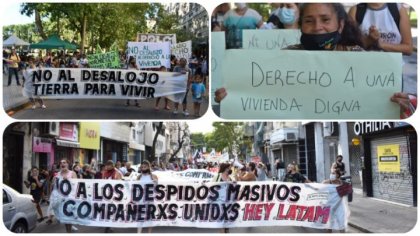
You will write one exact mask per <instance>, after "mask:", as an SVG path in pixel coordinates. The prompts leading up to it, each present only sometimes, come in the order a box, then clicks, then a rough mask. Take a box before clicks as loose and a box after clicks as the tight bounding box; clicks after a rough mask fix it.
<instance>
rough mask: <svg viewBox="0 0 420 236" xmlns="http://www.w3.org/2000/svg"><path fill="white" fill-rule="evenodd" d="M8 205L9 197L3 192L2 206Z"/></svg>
mask: <svg viewBox="0 0 420 236" xmlns="http://www.w3.org/2000/svg"><path fill="white" fill-rule="evenodd" d="M7 203H10V197H9V195H7V193H6V191H4V190H3V205H4V204H7Z"/></svg>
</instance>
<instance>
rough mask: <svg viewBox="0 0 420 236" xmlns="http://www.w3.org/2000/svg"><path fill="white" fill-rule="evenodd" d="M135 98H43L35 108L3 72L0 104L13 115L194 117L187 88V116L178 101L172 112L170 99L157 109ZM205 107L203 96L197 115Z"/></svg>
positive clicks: (46, 117) (134, 117) (53, 117)
mask: <svg viewBox="0 0 420 236" xmlns="http://www.w3.org/2000/svg"><path fill="white" fill-rule="evenodd" d="M20 76H21V75H20ZM20 78H22V77H20ZM21 80H22V79H21ZM207 90H208V88H207ZM138 101H139V105H140V106H139V107H136V106H134V104H135V102H134V100H132V101H130V106H126V100H123V99H121V100H117V99H106V100H96V99H69V100H62V99H60V100H58V99H49V100H47V99H45V100H44V102H45V105H46V106H47V109H41V108H39V104H37V109H32V108H31V106H32V105H31V104H30V103H28V99H27V98H26V97H24V96H23V95H22V87H20V86H17V85H16V80H15V78H14V77H13V81H12V85H11V86H9V87H7V75H5V74H3V105H4V108H5V109H6V111H8V110H11V111H12V112H11V113H9V115H10V116H12V117H13V118H16V119H119V120H121V119H171V120H172V119H174V120H175V119H196V117H195V116H194V114H193V113H194V109H193V102H192V98H191V92H189V93H188V103H187V104H188V105H187V107H188V112H189V113H190V115H189V116H188V117H185V116H184V115H183V114H182V105H181V104H180V105H179V109H178V114H177V115H174V114H173V113H172V112H173V109H174V104H173V102H172V101H169V106H170V108H171V110H165V109H164V99H163V98H162V99H161V101H160V102H159V108H160V109H159V111H156V110H155V102H156V99H150V100H138ZM207 107H208V99H204V101H203V103H202V104H201V107H200V115H201V116H202V115H204V114H205V112H206V111H207Z"/></svg>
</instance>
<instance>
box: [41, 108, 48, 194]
mask: <svg viewBox="0 0 420 236" xmlns="http://www.w3.org/2000/svg"><path fill="white" fill-rule="evenodd" d="M41 108H42V109H47V106H45V105H44V104H42V106H41ZM47 202H48V201H47Z"/></svg>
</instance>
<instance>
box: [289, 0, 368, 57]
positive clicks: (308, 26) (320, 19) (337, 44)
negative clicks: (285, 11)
mask: <svg viewBox="0 0 420 236" xmlns="http://www.w3.org/2000/svg"><path fill="white" fill-rule="evenodd" d="M299 12H300V17H299V25H300V28H301V33H302V36H301V38H300V42H301V43H300V44H297V45H292V46H290V47H288V48H287V49H301V50H320V51H322V50H329V51H363V49H362V47H361V45H362V41H361V36H362V35H361V32H360V30H359V28H358V27H357V26H356V25H355V23H354V22H353V21H352V20H351V19H350V18H349V16H348V15H347V13H346V11H345V9H344V6H343V5H342V4H341V3H303V4H301V5H300V9H299Z"/></svg>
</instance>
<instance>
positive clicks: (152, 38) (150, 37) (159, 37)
mask: <svg viewBox="0 0 420 236" xmlns="http://www.w3.org/2000/svg"><path fill="white" fill-rule="evenodd" d="M136 41H137V42H150V43H161V42H170V43H171V44H176V34H142V33H139V34H137V40H136Z"/></svg>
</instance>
